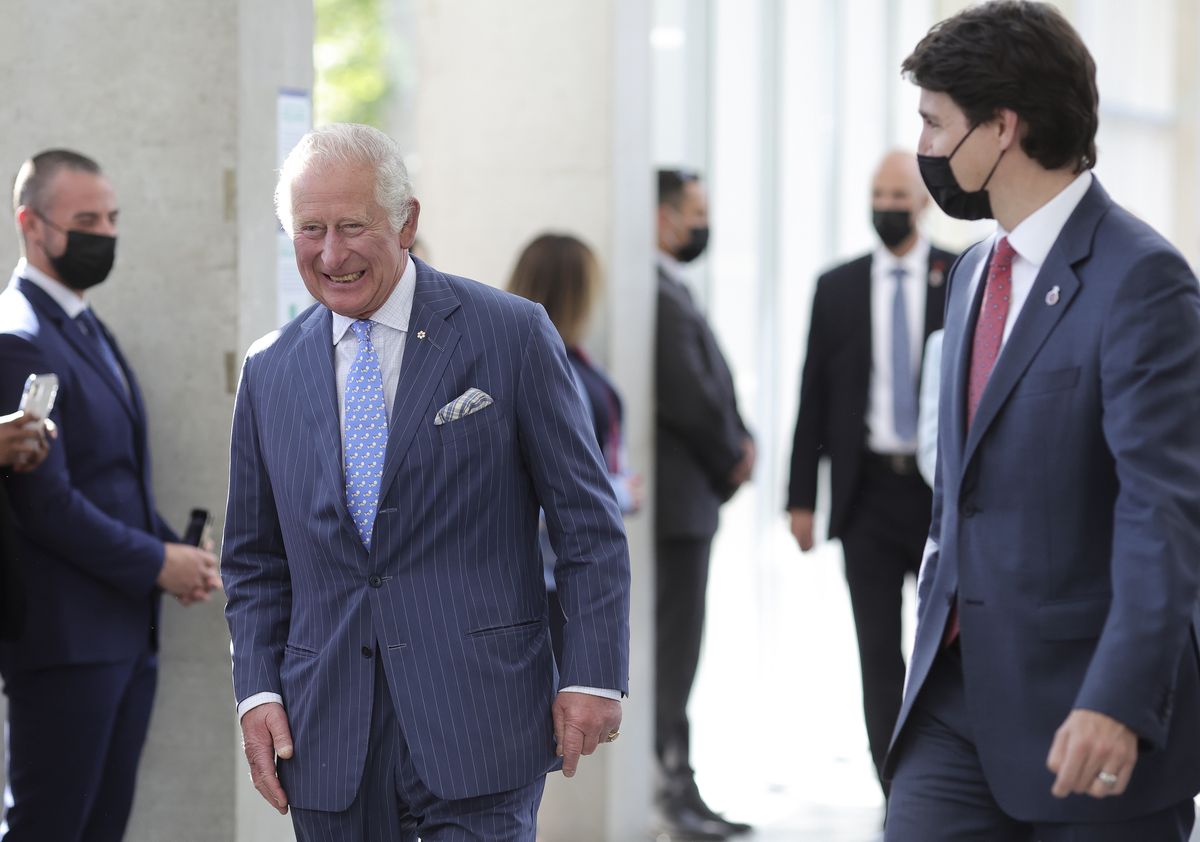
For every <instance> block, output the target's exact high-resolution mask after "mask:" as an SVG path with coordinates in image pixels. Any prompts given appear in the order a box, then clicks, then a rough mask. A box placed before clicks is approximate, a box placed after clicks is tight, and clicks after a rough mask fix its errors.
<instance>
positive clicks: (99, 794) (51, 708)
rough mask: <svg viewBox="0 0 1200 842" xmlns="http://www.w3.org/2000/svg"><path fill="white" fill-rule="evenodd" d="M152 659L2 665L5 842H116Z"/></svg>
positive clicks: (142, 726) (154, 673)
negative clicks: (8, 799)
mask: <svg viewBox="0 0 1200 842" xmlns="http://www.w3.org/2000/svg"><path fill="white" fill-rule="evenodd" d="M157 681H158V658H157V656H156V655H154V654H153V653H151V652H149V651H147V652H146V653H145V654H143V655H142V656H141V657H139V658H136V659H132V660H130V661H125V662H121V663H115V664H83V665H76V666H64V667H53V668H50V669H41V670H14V669H7V668H6V669H5V670H4V692H5V694H6V695H7V696H8V729H9V730H8V785H9V788H10V789H11V791H12V798H13V804H12V806H11V807H10V808H9V809H8V812H7V814H6V816H5V820H6V825H7V833H5V834H4V835H3V839H4V842H47V840H51V839H53V840H55V842H120V840H121V839H122V837H123V836H124V835H125V825H126V823H127V822H128V820H129V811H130V808H131V806H132V804H133V791H134V787H135V784H136V781H137V766H138V760H139V758H140V757H141V754H142V746H143V745H144V744H145V742H146V730H147V728H148V726H149V724H150V709H151V707H153V704H154V691H155V686H156V684H157Z"/></svg>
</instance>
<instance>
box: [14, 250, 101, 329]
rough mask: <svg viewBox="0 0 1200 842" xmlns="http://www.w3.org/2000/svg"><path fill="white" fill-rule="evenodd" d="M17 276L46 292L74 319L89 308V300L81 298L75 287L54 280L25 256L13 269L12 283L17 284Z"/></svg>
mask: <svg viewBox="0 0 1200 842" xmlns="http://www.w3.org/2000/svg"><path fill="white" fill-rule="evenodd" d="M17 278H24V279H25V280H27V281H29V282H30V283H31V284H33V285H34V286H36V287H37V288H38V289H40V290H41V291H42V292H44V293H46V295H48V296H50V297H51V298H52V299H54V303H55V304H57V305H58V306H59V307H62V308H63V312H65V313H66V314H67V315H68V316H69V317H70V318H72V319H73V318H75V317H76V316H78V315H79V314H80V313H82V312H83V311H84V310H86V309H88V303H87V301H85V300H84V299H82V298H80V297H79V295H78V294H77V293H76V292H75V291H74V290H73V289H71V288H70V287H68V286H67V285H66V284H64V283H63V282H62V281H56V280H54V278H51V277H50V276H49V275H47V274H46V273H45V272H43V271H42V270H41V269H39V268H37V267H36V266H34V265H33V264H32V263H30V262H29V261H28V260H26V259H25V258H23V257H22V258H21V259H20V260H18V261H17V268H16V269H14V270H13V274H12V281H11V283H13V284H15V283H16V282H17Z"/></svg>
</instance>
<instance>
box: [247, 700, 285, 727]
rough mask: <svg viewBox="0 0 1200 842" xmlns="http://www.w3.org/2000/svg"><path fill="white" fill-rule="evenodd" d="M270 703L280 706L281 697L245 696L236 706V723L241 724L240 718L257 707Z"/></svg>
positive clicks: (281, 702)
mask: <svg viewBox="0 0 1200 842" xmlns="http://www.w3.org/2000/svg"><path fill="white" fill-rule="evenodd" d="M270 702H275V703H276V704H280V705H282V704H283V696H281V695H279V694H278V693H255V694H254V695H253V696H247V697H246V698H245V699H242V700H241V701H240V702H238V706H237V715H238V722H241V721H242V717H243V716H245V715H246V714H247V713H249V712H250V711H252V710H254V708H256V707H258V706H259V705H265V704H269V703H270Z"/></svg>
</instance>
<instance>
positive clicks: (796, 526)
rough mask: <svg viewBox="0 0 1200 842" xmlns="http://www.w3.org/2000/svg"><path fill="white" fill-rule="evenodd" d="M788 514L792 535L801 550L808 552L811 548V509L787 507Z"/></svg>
mask: <svg viewBox="0 0 1200 842" xmlns="http://www.w3.org/2000/svg"><path fill="white" fill-rule="evenodd" d="M788 515H789V516H790V517H791V520H792V537H793V538H795V539H796V543H797V544H799V545H800V549H801V551H802V552H808V551H809V550H811V549H812V548H813V510H812V509H788Z"/></svg>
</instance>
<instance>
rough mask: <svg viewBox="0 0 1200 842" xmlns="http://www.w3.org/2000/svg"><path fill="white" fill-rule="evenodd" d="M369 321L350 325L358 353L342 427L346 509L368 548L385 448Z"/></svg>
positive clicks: (384, 412)
mask: <svg viewBox="0 0 1200 842" xmlns="http://www.w3.org/2000/svg"><path fill="white" fill-rule="evenodd" d="M371 327H372V323H371V322H369V321H365V320H363V319H360V320H359V321H357V322H355V323H354V324H352V325H350V329H351V330H353V331H354V335H355V336H356V337H358V355H357V356H355V358H354V363H353V364H352V365H351V366H350V373H349V374H348V375H347V376H346V395H345V413H344V414H345V421H344V422H343V423H344V425H345V429H344V431H343V436H342V440H343V442H344V444H343V448H344V450H345V464H346V508H347V509H349V511H350V516H351V517H352V518H354V525H355V526H356V527H358V534H359V537H360V538H362V542H363V546H365V547H366V548H367V549H370V548H371V531H372V529H373V528H374V526H375V511H376V509H377V508H378V507H379V482H380V478H381V477H382V476H383V456H384V453H385V452H386V450H387V435H388V428H387V406H386V405H385V404H384V400H383V374H382V373H381V372H380V370H379V355H378V354H377V353H375V347H374V346H373V345H372V344H371Z"/></svg>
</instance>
